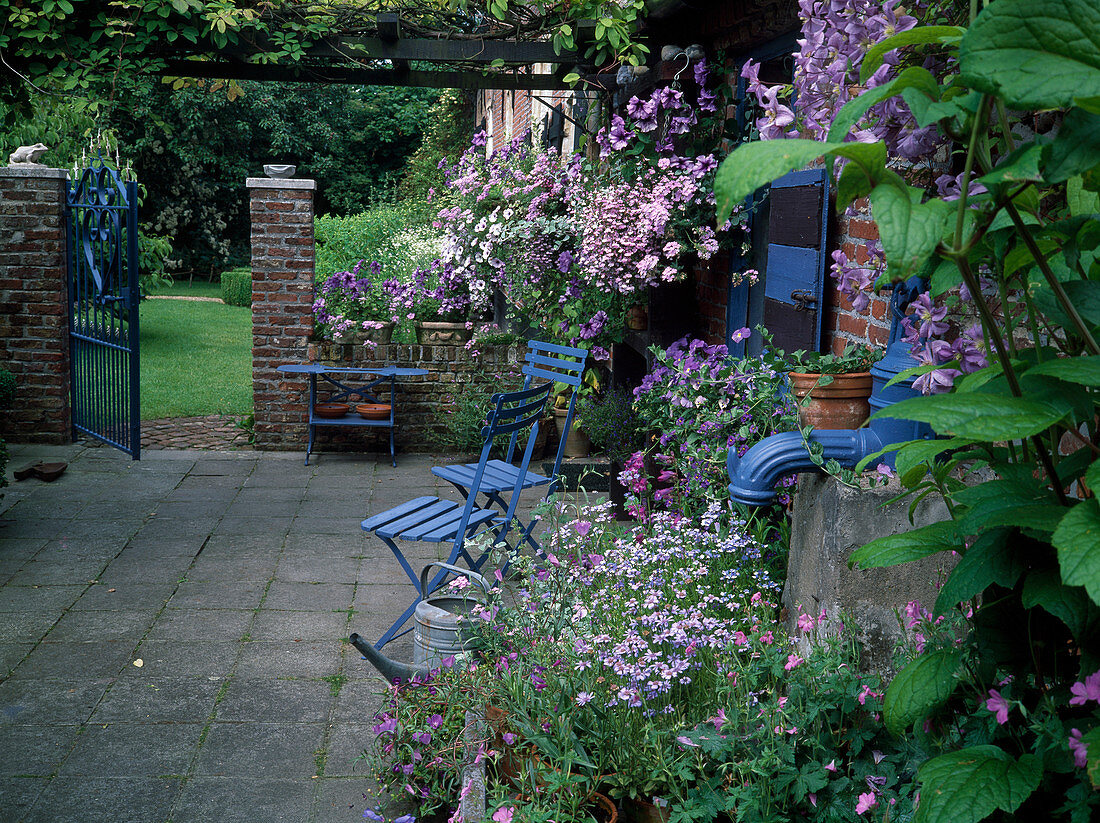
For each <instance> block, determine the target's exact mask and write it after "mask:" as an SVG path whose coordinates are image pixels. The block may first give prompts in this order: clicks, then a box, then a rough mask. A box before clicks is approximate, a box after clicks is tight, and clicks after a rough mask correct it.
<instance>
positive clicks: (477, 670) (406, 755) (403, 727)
mask: <svg viewBox="0 0 1100 823" xmlns="http://www.w3.org/2000/svg"><path fill="white" fill-rule="evenodd" d="M496 689H497V681H496V679H495V678H494V677H493V673H492V671H491V669H489V668H487V667H485V666H484V665H482V664H480V663H479V662H478V661H476V660H473V659H456V658H454V657H450V658H447V659H445V660H444V661H443V664H442V665H441V666H440V668H438V669H434V670H433V671H432V672H431V673H430V675H428V676H424V677H422V676H416V677H414V678H413V679H412V680H410V681H408V682H404V683H397V684H391V686H390V692H389V700H388V701H387V703H386V705H385V706H384V707H383V708H382V709H381V710H379V711H378V712H377V713H376V714H375V716H374V721H375V723H374V727H373V733H374V739H373V740H372V741H371V742H370V744H369V745H368V746H367V747H366V749H365V750H364V751H363V753H362V755H361V756H360V759H361V760H363V761H364V762H365V763H366V764H367V767H368V768H369V769H370V772H371V775H372V777H373V778H374V779H375V780H376V781H377V783H378V790H377V800H376V801H375V803H374V804H372V805H373V808H372V809H370V810H368V811H369V812H370V813H371V814H375V815H378V816H377V817H370V815H369V814H364V817H365V818H366V819H369V820H377V819H387V818H386V817H384V816H383V810H385V811H386V812H387V813H389V814H400V813H402V812H405V811H408V809H409V808H413V809H415V811H416V814H417V816H420V817H424V816H428V815H431V814H432V813H434V812H435V811H437V810H439V809H448V810H450V809H452V807H453V806H454V805H455V804H456V803H457V802H458V798H459V795H460V792H461V791H462V773H463V765H464V764H465V763H467V762H468V761H469V760H470V757H469V755H468V749H467V747H471V748H473V749H474V750H475V753H474V757H475V758H478V759H484V758H491V757H493V756H494V754H495V752H494V751H493V749H492V745H493V740H492V738H491V737H490V736H489V735H488V733H487V732H485V731H484V730H483V729H481V728H480V727H479V726H477V724H476V723H475V724H473V725H471V723H470V721H469V718H468V713H470V712H474V713H476V715H477V716H480V714H481V713H482V712H483V711H484V709H485V706H486V704H491V703H492V702H493V695H494V693H495V691H496ZM471 732H472V735H471Z"/></svg>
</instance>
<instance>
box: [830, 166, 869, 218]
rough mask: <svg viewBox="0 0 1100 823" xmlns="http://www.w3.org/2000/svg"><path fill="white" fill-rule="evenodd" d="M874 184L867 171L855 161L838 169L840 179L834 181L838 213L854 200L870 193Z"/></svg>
mask: <svg viewBox="0 0 1100 823" xmlns="http://www.w3.org/2000/svg"><path fill="white" fill-rule="evenodd" d="M873 187H874V184H873V183H872V182H871V180H870V179H869V178H868V177H867V173H866V172H865V171H864V170H863V169H862V168H860V167H859V165H858V164H856V163H848V164H846V165H845V166H844V168H843V169H841V170H840V179H838V180H837V183H836V210H837V213H840V212H842V211H844V210H845V209H847V208H848V206H850V205H852V202H853V201H854V200H858V199H859V198H861V197H866V196H867V195H869V194H870V193H871V189H872V188H873Z"/></svg>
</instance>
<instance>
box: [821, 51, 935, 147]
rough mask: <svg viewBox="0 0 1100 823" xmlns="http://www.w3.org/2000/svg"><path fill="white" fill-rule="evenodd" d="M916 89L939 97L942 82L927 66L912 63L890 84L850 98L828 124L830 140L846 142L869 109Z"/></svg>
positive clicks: (927, 94)
mask: <svg viewBox="0 0 1100 823" xmlns="http://www.w3.org/2000/svg"><path fill="white" fill-rule="evenodd" d="M909 88H912V89H916V90H918V91H919V92H920V93H922V94H924V95H925V96H926V98H928V97H936V98H938V97H939V94H940V84H939V83H938V82H937V81H936V78H935V77H934V76H933V75H932V72H930V71H928V69H925V68H921V67H920V66H910V67H909V68H907V69H905V70H903V71H902V72H901V73H900V74H898V76H897V77H895V78H894V79H893V80H891V81H890V82H889V83H884V84H883V85H881V86H876V87H875V88H873V89H868V90H867V91H865V92H863V93H862V94H861V95H859V97H856V98H855V99H853V100H849V101H848V102H847V103H845V104H844V106H843V107H842V108H841V110H840V111H838V112H837V113H836V116H835V117H834V118H833V124H832V126H830V127H829V142H830V143H843V142H844V138H845V137H847V136H848V133H849V132H851V130H852V128H853V127H854V126H855V124H856V123H858V122H859V120H860V118H861V117H863V115H865V114H866V113H867V110H868V109H870V108H871V106H874V105H876V104H878V103H881V102H882V101H883V100H886V99H887V98H889V97H893V96H894V95H896V94H899V93H901V91H902V90H903V89H909Z"/></svg>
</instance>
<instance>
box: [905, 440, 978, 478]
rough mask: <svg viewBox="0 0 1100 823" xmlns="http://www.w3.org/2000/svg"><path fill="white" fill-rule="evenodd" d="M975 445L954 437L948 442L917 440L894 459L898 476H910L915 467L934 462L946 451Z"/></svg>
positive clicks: (969, 441) (971, 441) (970, 441)
mask: <svg viewBox="0 0 1100 823" xmlns="http://www.w3.org/2000/svg"><path fill="white" fill-rule="evenodd" d="M973 443H974V441H973V440H967V439H966V438H963V437H952V438H949V439H947V440H916V441H913V442H912V443H909V444H908V445H907V446H904V447H902V448H901V449H900V450H899V451H898V454H897V457H896V458H894V466H895V468H896V469H897V471H898V474H908V473H909V472H910V470H912V469H913V468H914V467H916V466H919V465H921V464H922V463H928V462H930V461H932V460H934V459H935V458H937V457H939V456H940V455H941V454H943V453H944V452H945V451H951V450H952V449H960V448H963V447H965V446H970V445H972V444H973Z"/></svg>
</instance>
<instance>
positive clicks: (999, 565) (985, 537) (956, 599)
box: [935, 529, 1024, 614]
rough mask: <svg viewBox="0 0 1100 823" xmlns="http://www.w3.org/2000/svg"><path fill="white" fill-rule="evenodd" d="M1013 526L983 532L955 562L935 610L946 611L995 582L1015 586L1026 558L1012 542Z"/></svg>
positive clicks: (941, 612)
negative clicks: (1022, 556)
mask: <svg viewBox="0 0 1100 823" xmlns="http://www.w3.org/2000/svg"><path fill="white" fill-rule="evenodd" d="M1011 534H1012V532H1011V531H1010V530H1009V529H990V530H989V531H986V532H983V533H982V534H981V535H980V536H979V537H978V539H977V540H975V541H974V543H973V544H972V545H971V546H970V548H969V549H967V550H966V554H964V555H963V556H962V559H961V560H960V561H959V562H958V563H956V564H955V568H953V569H952V570H951V574H950V575H949V576H948V578H947V581H946V582H945V583H944V584H943V588H941V589H940V593H939V596H938V597H937V598H936V606H935V613H936V614H943V613H944V612H946V611H948V610H949V609H952V608H954V607H955V606H956V605H958V604H959V603H962V602H963V601H964V600H969V599H970V598H972V597H974V596H975V595H977V594H981V593H982V592H983V591H985V590H986V589H987V588H989V586H991V585H992V584H994V583H997V584H998V585H1001V586H1005V587H1006V588H1012V587H1013V586H1015V585H1016V581H1017V580H1018V579H1019V578H1020V575H1021V574H1023V572H1024V564H1023V561H1022V559H1021V558H1020V557H1019V555H1018V554H1017V552H1016V551H1015V549H1014V547H1013V546H1012V544H1011V543H1010V542H1009V537H1010V535H1011Z"/></svg>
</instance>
